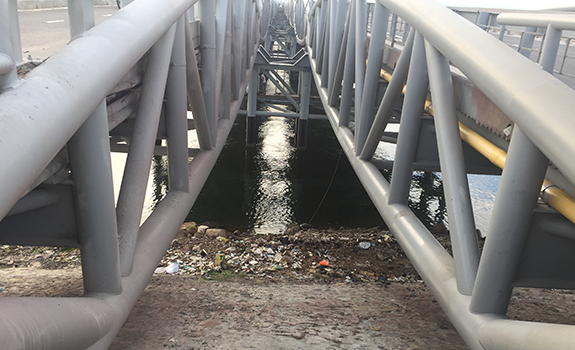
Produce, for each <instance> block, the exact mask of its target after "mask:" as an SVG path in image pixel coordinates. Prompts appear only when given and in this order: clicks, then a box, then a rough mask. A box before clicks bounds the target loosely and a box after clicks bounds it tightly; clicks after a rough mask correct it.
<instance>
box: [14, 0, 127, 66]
mask: <svg viewBox="0 0 575 350" xmlns="http://www.w3.org/2000/svg"><path fill="white" fill-rule="evenodd" d="M116 11H118V8H117V7H115V6H102V7H95V8H94V17H95V20H96V24H98V23H101V22H103V21H105V20H106V19H107V18H108V17H110V16H111V15H112V14H114V13H115V12H116ZM18 19H19V21H20V36H21V41H22V52H23V55H22V58H23V59H24V61H26V60H27V58H29V57H32V58H33V59H40V60H43V59H45V58H48V57H49V56H51V55H53V54H55V53H56V52H58V51H60V50H61V49H62V48H63V47H64V46H66V45H67V44H68V42H70V22H69V20H68V9H66V8H59V9H41V10H20V11H18Z"/></svg>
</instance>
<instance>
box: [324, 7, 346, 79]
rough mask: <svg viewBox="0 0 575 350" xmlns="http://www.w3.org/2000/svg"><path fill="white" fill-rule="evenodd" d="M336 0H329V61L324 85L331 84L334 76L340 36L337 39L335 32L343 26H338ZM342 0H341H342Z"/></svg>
mask: <svg viewBox="0 0 575 350" xmlns="http://www.w3.org/2000/svg"><path fill="white" fill-rule="evenodd" d="M338 2H339V1H338V0H329V18H330V21H329V57H328V58H329V62H328V72H327V79H326V81H327V84H326V86H328V87H331V86H333V79H334V77H335V69H336V65H337V57H338V53H339V49H338V45H340V43H341V38H340V39H339V41H336V39H337V36H338V35H337V33H338V32H339V31H340V30H342V29H343V27H341V29H340V28H338V23H337V20H338V16H337V13H338V8H339V6H338ZM342 2H343V0H342Z"/></svg>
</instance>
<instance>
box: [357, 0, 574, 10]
mask: <svg viewBox="0 0 575 350" xmlns="http://www.w3.org/2000/svg"><path fill="white" fill-rule="evenodd" d="M436 1H437V2H439V3H441V4H444V5H446V6H455V7H482V8H483V7H485V8H498V9H520V10H541V9H545V8H555V7H564V6H572V7H574V6H575V2H574V1H573V0H436ZM368 2H373V1H370V0H368Z"/></svg>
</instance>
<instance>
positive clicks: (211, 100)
mask: <svg viewBox="0 0 575 350" xmlns="http://www.w3.org/2000/svg"><path fill="white" fill-rule="evenodd" d="M200 19H201V22H200V40H201V43H202V47H201V52H202V70H201V72H200V76H201V77H202V91H203V92H204V104H205V106H206V117H207V120H208V130H209V135H210V140H211V141H212V146H214V142H216V129H217V122H218V115H217V110H218V108H217V103H218V101H217V100H216V96H217V92H216V89H217V86H216V81H217V76H216V75H217V73H216V69H217V51H216V44H217V41H216V2H215V1H213V0H202V1H200Z"/></svg>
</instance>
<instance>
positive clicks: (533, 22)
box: [497, 13, 575, 30]
mask: <svg viewBox="0 0 575 350" xmlns="http://www.w3.org/2000/svg"><path fill="white" fill-rule="evenodd" d="M497 23H499V24H504V25H513V26H525V27H539V28H545V27H547V26H548V25H552V26H553V27H554V28H556V29H560V30H575V14H567V13H565V14H563V13H501V14H499V15H498V16H497Z"/></svg>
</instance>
